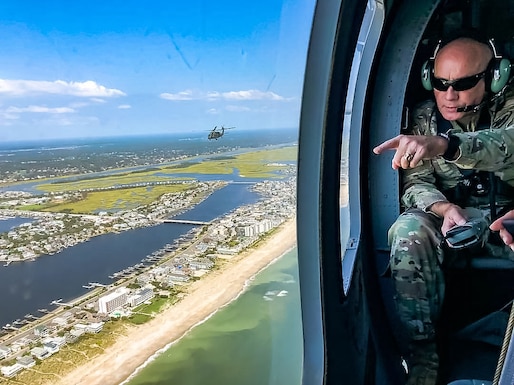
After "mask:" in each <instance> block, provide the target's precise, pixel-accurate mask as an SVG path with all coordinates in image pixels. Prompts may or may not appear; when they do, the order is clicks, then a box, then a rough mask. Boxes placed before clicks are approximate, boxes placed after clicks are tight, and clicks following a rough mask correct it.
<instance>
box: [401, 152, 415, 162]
mask: <svg viewBox="0 0 514 385" xmlns="http://www.w3.org/2000/svg"><path fill="white" fill-rule="evenodd" d="M412 158H414V155H413V154H411V153H410V152H406V153H405V155H403V159H405V160H406V161H407V163H410V162H411V160H412Z"/></svg>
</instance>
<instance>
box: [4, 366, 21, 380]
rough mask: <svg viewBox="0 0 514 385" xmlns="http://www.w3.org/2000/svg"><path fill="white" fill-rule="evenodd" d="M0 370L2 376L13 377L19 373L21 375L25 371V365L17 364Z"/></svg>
mask: <svg viewBox="0 0 514 385" xmlns="http://www.w3.org/2000/svg"><path fill="white" fill-rule="evenodd" d="M0 370H1V371H2V374H3V375H4V376H5V377H13V376H15V375H16V374H17V373H19V372H21V371H22V370H23V365H20V364H19V363H15V364H14V365H11V366H2V369H0Z"/></svg>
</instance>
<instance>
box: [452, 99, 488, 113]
mask: <svg viewBox="0 0 514 385" xmlns="http://www.w3.org/2000/svg"><path fill="white" fill-rule="evenodd" d="M486 104H487V102H486V101H482V102H481V103H479V104H470V105H467V106H464V107H457V108H456V109H455V110H456V111H457V112H469V111H473V112H478V111H480V109H481V108H482V107H484V106H485V105H486Z"/></svg>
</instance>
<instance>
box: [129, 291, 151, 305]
mask: <svg viewBox="0 0 514 385" xmlns="http://www.w3.org/2000/svg"><path fill="white" fill-rule="evenodd" d="M153 297H155V294H154V292H153V290H152V289H142V290H139V291H138V292H137V293H136V294H134V295H131V296H130V297H129V298H128V302H129V304H130V306H132V307H135V306H138V305H141V304H142V303H143V302H145V301H148V300H150V299H152V298H153Z"/></svg>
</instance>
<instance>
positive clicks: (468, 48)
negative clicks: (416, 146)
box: [433, 40, 491, 124]
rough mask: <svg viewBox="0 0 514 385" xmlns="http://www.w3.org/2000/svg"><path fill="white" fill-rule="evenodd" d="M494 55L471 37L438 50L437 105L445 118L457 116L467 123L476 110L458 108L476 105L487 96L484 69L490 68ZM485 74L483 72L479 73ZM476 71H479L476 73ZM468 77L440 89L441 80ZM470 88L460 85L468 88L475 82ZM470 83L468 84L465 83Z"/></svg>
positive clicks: (435, 66)
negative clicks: (461, 110) (488, 66)
mask: <svg viewBox="0 0 514 385" xmlns="http://www.w3.org/2000/svg"><path fill="white" fill-rule="evenodd" d="M490 58H491V52H490V50H489V48H488V47H487V46H486V45H484V44H480V43H476V42H473V41H471V42H470V41H469V40H458V41H454V42H451V43H449V44H448V45H446V46H444V47H443V48H442V49H441V50H440V52H439V53H438V54H437V57H436V59H435V63H434V82H433V84H434V96H435V100H436V103H437V108H438V109H439V111H440V112H441V115H443V117H444V118H445V119H446V120H456V121H458V122H460V123H463V124H467V123H468V122H469V121H470V120H471V119H472V118H473V116H476V113H474V112H471V111H468V112H458V111H457V108H459V107H460V108H462V107H466V106H474V105H477V104H480V103H481V102H482V100H483V99H484V96H485V93H486V91H485V82H484V76H483V72H484V71H485V70H486V68H487V64H488V63H489V60H490ZM479 74H482V75H479ZM474 75H477V76H476V77H474ZM469 77H471V78H470V79H466V80H464V81H462V82H460V83H458V84H456V85H455V86H452V85H450V86H449V87H448V86H447V87H442V88H447V89H446V90H440V89H439V90H438V89H437V88H441V87H440V84H445V83H446V82H445V81H450V83H449V84H452V81H456V80H459V79H465V78H469ZM473 79H474V80H475V81H476V84H475V85H473V86H471V88H469V89H465V90H460V91H458V90H456V89H461V88H462V84H465V86H466V88H467V87H468V86H469V85H472V84H473V83H474V81H473ZM466 83H467V84H466Z"/></svg>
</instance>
